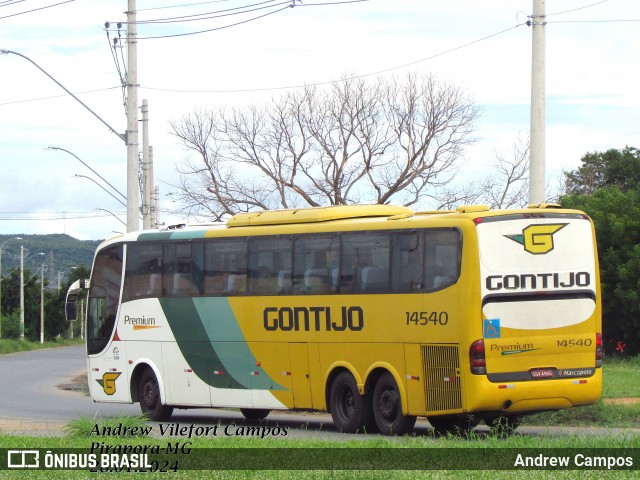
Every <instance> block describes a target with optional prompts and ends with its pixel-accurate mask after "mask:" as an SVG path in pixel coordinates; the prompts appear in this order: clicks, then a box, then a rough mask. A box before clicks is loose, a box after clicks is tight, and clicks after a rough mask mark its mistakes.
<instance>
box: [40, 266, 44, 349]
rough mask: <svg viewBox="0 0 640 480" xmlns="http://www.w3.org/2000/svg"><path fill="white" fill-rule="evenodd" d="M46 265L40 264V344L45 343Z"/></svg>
mask: <svg viewBox="0 0 640 480" xmlns="http://www.w3.org/2000/svg"><path fill="white" fill-rule="evenodd" d="M44 267H45V263H43V264H42V265H40V345H42V344H43V343H44Z"/></svg>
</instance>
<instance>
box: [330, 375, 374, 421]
mask: <svg viewBox="0 0 640 480" xmlns="http://www.w3.org/2000/svg"><path fill="white" fill-rule="evenodd" d="M329 408H330V409H331V417H332V418H333V423H334V425H335V426H336V428H337V429H338V430H340V431H341V432H343V433H356V432H358V431H360V432H365V431H370V429H369V428H368V427H369V426H370V425H371V424H372V423H373V414H372V412H371V398H370V396H369V395H364V396H363V395H360V392H359V391H358V385H357V384H356V381H355V379H354V378H353V375H351V374H350V373H349V372H341V373H339V374H338V376H337V377H336V378H335V379H334V380H333V383H332V384H331V391H330V392H329Z"/></svg>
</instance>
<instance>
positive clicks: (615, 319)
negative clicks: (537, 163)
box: [561, 185, 640, 354]
mask: <svg viewBox="0 0 640 480" xmlns="http://www.w3.org/2000/svg"><path fill="white" fill-rule="evenodd" d="M561 203H562V205H563V206H564V207H567V208H577V209H579V210H583V211H584V212H586V213H587V214H589V215H590V216H591V218H592V219H593V221H594V223H595V228H596V236H597V241H598V255H599V260H600V276H601V285H602V303H603V335H604V341H605V348H606V349H607V351H608V352H614V351H615V349H616V346H617V344H618V342H623V343H624V344H626V351H627V352H629V353H632V354H636V353H638V352H640V293H639V292H640V245H639V243H640V190H638V189H628V190H626V191H623V190H622V189H621V188H620V187H619V186H617V185H609V186H604V187H600V188H598V189H597V190H595V191H593V192H592V193H591V194H590V195H579V194H575V193H574V194H572V195H567V196H564V197H562V198H561Z"/></svg>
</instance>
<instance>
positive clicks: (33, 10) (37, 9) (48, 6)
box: [0, 0, 76, 20]
mask: <svg viewBox="0 0 640 480" xmlns="http://www.w3.org/2000/svg"><path fill="white" fill-rule="evenodd" d="M75 1H76V0H65V1H64V2H60V3H54V4H53V5H47V6H46V7H40V8H34V9H32V10H26V11H24V12H19V13H13V14H11V15H5V16H4V17H0V20H2V19H3V18H9V17H17V16H18V15H24V14H25V13H32V12H37V11H39V10H45V9H47V8H52V7H57V6H58V5H64V4H65V3H71V2H75ZM3 6H5V5H3Z"/></svg>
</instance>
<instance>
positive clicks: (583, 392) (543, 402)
mask: <svg viewBox="0 0 640 480" xmlns="http://www.w3.org/2000/svg"><path fill="white" fill-rule="evenodd" d="M474 380H476V379H474ZM471 383H473V385H472V386H471V390H470V392H471V395H467V396H466V399H467V401H466V402H465V403H466V408H465V410H466V411H467V412H481V411H492V412H496V411H499V412H504V413H505V414H506V413H527V412H532V413H533V412H539V411H543V410H559V409H565V408H571V407H577V406H581V405H590V404H593V403H597V402H598V400H599V399H600V395H601V393H602V370H600V369H598V370H596V373H595V375H593V376H592V377H588V378H572V379H554V380H535V381H526V382H511V383H492V382H490V381H488V380H487V379H486V377H483V378H478V379H477V381H472V382H471Z"/></svg>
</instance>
